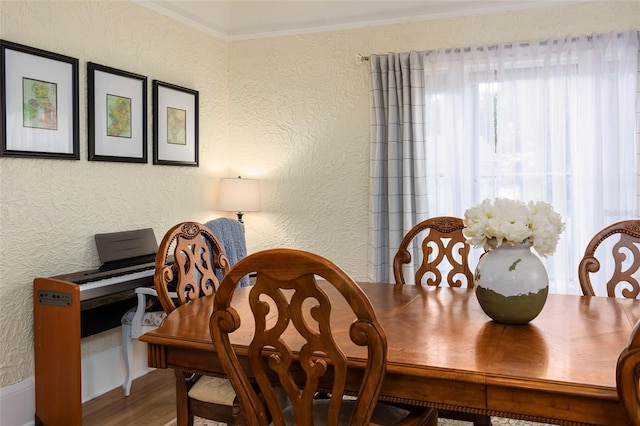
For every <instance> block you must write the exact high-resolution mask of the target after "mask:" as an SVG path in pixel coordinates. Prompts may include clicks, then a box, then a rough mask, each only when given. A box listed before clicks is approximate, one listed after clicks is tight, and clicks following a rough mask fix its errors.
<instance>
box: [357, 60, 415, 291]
mask: <svg viewBox="0 0 640 426" xmlns="http://www.w3.org/2000/svg"><path fill="white" fill-rule="evenodd" d="M369 63H370V66H371V83H372V84H371V85H372V88H371V96H370V98H371V105H372V107H371V153H370V155H371V166H370V169H369V173H370V174H369V181H370V192H369V194H370V209H369V231H370V234H369V248H368V250H369V253H368V254H369V256H368V259H369V260H368V262H369V265H368V266H369V267H368V275H369V279H370V280H372V281H380V282H391V279H392V278H393V256H394V255H395V251H396V250H397V248H398V246H399V245H400V241H401V240H402V237H403V236H404V234H405V233H406V232H408V231H409V230H410V229H411V227H412V226H413V225H414V224H415V223H418V222H419V221H421V220H423V219H426V218H427V203H426V197H427V195H426V194H427V188H426V161H425V144H424V142H425V140H424V84H423V70H422V58H421V55H420V54H419V53H418V52H410V53H389V54H388V55H386V56H378V55H371V56H370V57H369ZM406 273H407V274H408V276H411V275H412V274H413V271H410V270H409V269H407V272H406Z"/></svg>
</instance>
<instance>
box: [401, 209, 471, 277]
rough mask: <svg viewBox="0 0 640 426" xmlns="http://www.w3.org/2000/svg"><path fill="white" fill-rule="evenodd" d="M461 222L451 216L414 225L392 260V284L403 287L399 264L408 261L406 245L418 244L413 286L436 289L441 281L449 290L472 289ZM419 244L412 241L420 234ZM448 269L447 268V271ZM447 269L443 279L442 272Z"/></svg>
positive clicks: (466, 247) (468, 249)
mask: <svg viewBox="0 0 640 426" xmlns="http://www.w3.org/2000/svg"><path fill="white" fill-rule="evenodd" d="M463 228H464V224H463V223H462V219H460V218H457V217H451V216H439V217H432V218H429V219H426V220H423V221H422V222H420V223H418V224H417V225H415V226H414V227H413V228H411V230H410V231H409V232H408V233H407V234H406V235H405V236H404V238H403V239H402V241H401V242H400V247H399V248H398V251H397V253H396V255H395V257H394V258H393V275H394V277H395V280H396V284H406V280H405V277H404V271H403V265H406V264H408V263H410V262H411V261H412V257H411V253H410V252H409V246H410V245H411V243H412V242H414V244H417V243H419V244H420V245H421V248H422V262H421V264H420V267H419V268H418V269H417V270H416V272H415V276H414V281H413V282H414V283H415V285H422V284H423V280H425V277H426V284H427V285H430V286H439V285H440V283H441V282H443V281H445V282H447V283H448V285H449V286H450V287H468V288H471V287H473V274H472V272H471V270H470V269H469V264H468V258H469V252H470V247H469V245H468V244H466V243H465V237H464V235H462V229H463ZM425 232H426V235H425V236H424V239H423V240H422V241H417V240H415V241H414V239H415V238H416V237H418V236H421V235H423V234H424V233H425ZM447 266H448V268H447ZM446 269H449V271H448V273H447V276H446V279H445V280H443V277H442V273H443V271H444V270H446Z"/></svg>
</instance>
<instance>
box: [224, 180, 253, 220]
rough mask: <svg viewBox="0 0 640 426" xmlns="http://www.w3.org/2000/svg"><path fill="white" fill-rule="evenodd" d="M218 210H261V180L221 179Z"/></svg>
mask: <svg viewBox="0 0 640 426" xmlns="http://www.w3.org/2000/svg"><path fill="white" fill-rule="evenodd" d="M218 210H221V211H225V212H257V211H260V181H258V180H256V179H242V178H239V177H238V178H225V179H220V187H219V188H218Z"/></svg>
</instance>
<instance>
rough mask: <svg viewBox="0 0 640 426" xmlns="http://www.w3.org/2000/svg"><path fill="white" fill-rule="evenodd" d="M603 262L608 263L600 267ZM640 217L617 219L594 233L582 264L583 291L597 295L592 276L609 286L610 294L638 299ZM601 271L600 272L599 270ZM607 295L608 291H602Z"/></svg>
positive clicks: (581, 285) (639, 289) (639, 287)
mask: <svg viewBox="0 0 640 426" xmlns="http://www.w3.org/2000/svg"><path fill="white" fill-rule="evenodd" d="M602 265H606V266H605V268H603V269H604V270H603V271H600V268H601V267H602ZM639 270H640V220H637V219H632V220H623V221H620V222H616V223H613V224H611V225H609V226H607V227H605V228H603V229H602V230H601V231H600V232H598V233H597V234H596V235H594V236H593V238H592V239H591V241H590V242H589V244H588V245H587V248H586V249H585V251H584V256H583V257H582V260H581V261H580V264H579V265H578V279H579V280H580V287H581V288H582V294H584V295H585V296H596V295H598V294H597V293H604V288H603V287H598V289H601V288H602V290H603V291H602V292H596V291H595V289H594V282H592V278H594V277H596V276H597V277H598V278H599V281H600V282H601V284H602V286H606V296H608V297H626V298H629V299H635V298H637V297H638V294H639V293H640V282H639V281H638V272H639ZM599 271H600V273H599V274H596V273H598V272H599ZM600 295H602V296H604V294H600Z"/></svg>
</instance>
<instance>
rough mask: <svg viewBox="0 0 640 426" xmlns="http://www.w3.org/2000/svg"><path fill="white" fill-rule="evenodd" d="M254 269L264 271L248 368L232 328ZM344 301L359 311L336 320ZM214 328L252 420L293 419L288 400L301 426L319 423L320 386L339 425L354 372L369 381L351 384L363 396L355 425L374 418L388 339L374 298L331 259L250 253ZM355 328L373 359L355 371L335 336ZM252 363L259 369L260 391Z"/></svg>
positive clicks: (222, 293)
mask: <svg viewBox="0 0 640 426" xmlns="http://www.w3.org/2000/svg"><path fill="white" fill-rule="evenodd" d="M248 273H255V274H256V275H257V276H256V280H255V284H254V285H253V287H251V290H250V293H249V300H248V301H249V305H250V306H251V311H252V313H253V316H252V318H253V320H254V321H255V328H254V329H252V330H248V331H247V330H246V329H245V331H244V332H242V334H244V333H250V335H252V336H253V339H252V341H251V343H250V345H249V347H248V364H249V366H248V367H247V365H246V364H243V363H241V362H240V361H239V359H238V357H237V355H236V353H235V352H234V348H233V347H232V346H231V343H230V340H229V334H231V333H233V332H234V331H236V330H238V328H239V327H241V317H240V315H239V314H238V312H237V311H236V310H235V309H234V308H233V307H232V306H231V304H232V299H233V295H234V291H235V290H236V287H237V283H238V282H239V280H240V279H242V277H243V276H245V275H246V274H248ZM316 278H319V279H318V280H317V279H316ZM336 303H343V304H345V306H349V308H350V309H345V310H346V311H351V312H352V314H349V315H348V316H342V314H341V316H340V318H338V319H336V318H332V305H335V304H336ZM345 310H340V312H344V311H345ZM333 311H336V309H335V306H334V309H333ZM336 315H337V314H336ZM247 323H251V321H247ZM249 327H251V325H249ZM242 330H243V329H240V331H242ZM210 331H211V336H212V340H213V343H214V346H215V349H216V352H217V354H218V356H219V358H220V361H221V362H222V366H223V368H224V370H225V372H226V373H227V376H228V377H229V379H230V381H231V383H232V384H233V387H234V389H235V390H236V394H237V395H238V398H239V400H240V405H241V406H242V408H243V410H244V413H245V418H246V419H247V421H248V423H249V424H250V425H267V424H269V421H270V420H272V421H273V424H275V425H284V424H286V422H289V421H290V419H287V418H285V415H283V409H284V408H285V406H287V407H288V411H291V410H292V411H293V412H294V417H295V424H296V425H312V424H313V416H314V402H316V401H318V400H317V399H314V395H315V394H316V392H318V391H323V392H328V395H330V401H329V403H328V404H322V405H323V407H326V408H327V410H326V412H325V413H324V414H326V424H328V425H336V424H338V418H339V412H340V408H341V404H343V395H344V394H345V392H346V390H347V388H348V383H349V385H351V386H357V385H354V384H353V382H354V378H356V379H355V382H358V381H359V380H362V381H361V383H360V385H359V387H355V388H353V387H352V388H351V390H352V391H354V390H355V391H357V392H358V395H359V396H358V398H357V401H356V403H355V409H354V410H353V414H352V415H351V420H350V424H351V425H364V424H368V423H369V421H370V418H371V416H372V413H373V410H374V408H375V406H376V403H377V401H378V396H379V393H380V387H381V384H382V378H383V375H384V371H385V363H386V357H387V339H386V336H385V334H384V331H383V329H382V327H381V325H380V324H379V323H378V320H377V319H376V316H375V313H374V310H373V307H372V306H371V304H370V302H369V299H368V298H367V296H366V295H365V294H364V292H363V291H362V290H361V289H360V287H359V286H358V285H357V284H356V283H355V282H354V281H353V280H352V279H351V278H350V277H349V276H348V275H347V274H346V273H345V272H344V271H343V270H342V269H340V268H339V267H338V266H336V265H335V264H333V263H332V262H330V261H329V260H326V259H324V258H322V257H320V256H317V255H315V254H312V253H308V252H304V251H298V250H290V249H272V250H265V251H262V252H258V253H255V254H252V255H249V256H248V257H246V258H244V259H243V260H241V261H240V262H238V263H237V264H236V265H235V266H234V267H233V268H232V269H231V271H230V272H229V273H228V274H227V275H226V276H225V278H224V279H223V280H222V283H221V285H220V287H219V289H218V291H217V292H216V294H215V297H214V312H213V315H212V316H211V320H210ZM347 332H348V335H349V336H350V339H351V341H353V342H354V346H353V348H360V347H361V346H364V347H366V352H365V351H363V350H362V348H360V349H359V350H362V353H363V357H365V358H367V364H366V368H365V370H364V373H363V371H362V370H359V373H353V372H352V373H349V371H350V370H349V368H348V364H349V363H348V361H347V357H346V355H345V351H344V348H343V347H340V346H338V344H337V343H336V340H334V337H335V334H334V333H347ZM245 368H250V370H251V371H252V374H253V376H254V377H255V379H256V381H257V384H258V387H259V391H260V393H261V396H260V397H259V395H258V393H256V391H255V390H254V388H253V387H252V385H251V383H250V381H249V378H248V377H247V374H246V372H245V370H244V369H245ZM329 372H330V373H331V374H327V373H329ZM353 374H355V375H353ZM273 382H277V383H279V384H280V385H281V386H282V389H283V390H284V392H286V394H287V396H288V399H289V401H288V402H289V404H286V405H285V404H284V403H283V402H282V401H281V400H282V398H279V397H278V395H277V394H276V392H275V391H274V388H273V385H272V383H273ZM325 402H326V401H325ZM285 411H287V410H285ZM267 413H271V416H272V419H270V418H269V416H268V415H267ZM316 414H317V413H316ZM323 417H324V416H323ZM316 422H317V420H316ZM316 424H317V423H316Z"/></svg>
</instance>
